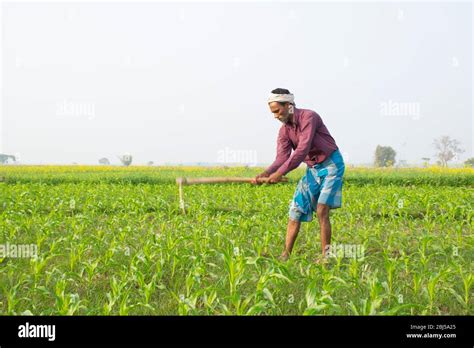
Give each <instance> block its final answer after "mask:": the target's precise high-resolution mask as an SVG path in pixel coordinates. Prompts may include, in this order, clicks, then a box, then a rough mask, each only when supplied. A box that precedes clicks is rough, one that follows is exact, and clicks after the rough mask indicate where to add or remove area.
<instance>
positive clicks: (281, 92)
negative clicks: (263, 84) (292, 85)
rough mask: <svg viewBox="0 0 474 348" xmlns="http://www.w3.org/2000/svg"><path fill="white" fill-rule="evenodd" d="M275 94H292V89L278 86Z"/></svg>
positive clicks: (274, 91)
mask: <svg viewBox="0 0 474 348" xmlns="http://www.w3.org/2000/svg"><path fill="white" fill-rule="evenodd" d="M272 93H273V94H290V91H289V90H287V89H285V88H277V89H274V90H273V91H272Z"/></svg>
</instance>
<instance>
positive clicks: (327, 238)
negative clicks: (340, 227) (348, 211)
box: [316, 203, 331, 256]
mask: <svg viewBox="0 0 474 348" xmlns="http://www.w3.org/2000/svg"><path fill="white" fill-rule="evenodd" d="M316 212H317V214H318V219H319V226H320V228H321V249H322V253H323V256H326V252H327V249H328V248H329V245H331V222H330V221H329V206H328V205H327V204H321V203H318V207H317V211H316Z"/></svg>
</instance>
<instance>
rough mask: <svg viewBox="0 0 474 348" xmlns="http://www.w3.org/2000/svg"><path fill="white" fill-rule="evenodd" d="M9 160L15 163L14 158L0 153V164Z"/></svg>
mask: <svg viewBox="0 0 474 348" xmlns="http://www.w3.org/2000/svg"><path fill="white" fill-rule="evenodd" d="M10 159H12V160H13V162H16V158H15V156H12V155H6V154H3V153H0V163H1V164H5V163H8V162H9V160H10Z"/></svg>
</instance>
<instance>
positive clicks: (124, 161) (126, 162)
mask: <svg viewBox="0 0 474 348" xmlns="http://www.w3.org/2000/svg"><path fill="white" fill-rule="evenodd" d="M119 159H120V161H121V162H122V164H123V165H124V166H129V165H130V164H131V163H132V155H130V154H129V153H126V154H125V155H123V156H120V157H119Z"/></svg>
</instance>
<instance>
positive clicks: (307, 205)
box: [289, 150, 345, 222]
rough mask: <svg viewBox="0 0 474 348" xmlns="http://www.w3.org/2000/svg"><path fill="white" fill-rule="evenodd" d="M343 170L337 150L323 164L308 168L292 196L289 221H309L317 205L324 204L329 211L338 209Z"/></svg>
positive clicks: (340, 200)
mask: <svg viewBox="0 0 474 348" xmlns="http://www.w3.org/2000/svg"><path fill="white" fill-rule="evenodd" d="M344 169H345V166H344V160H343V158H342V155H341V153H340V152H339V150H335V151H334V152H333V153H332V154H331V156H329V157H328V158H327V159H326V160H325V161H324V162H322V163H317V164H315V165H314V166H313V167H310V166H308V167H307V168H306V174H305V175H304V176H303V177H302V178H301V180H300V181H299V182H298V186H297V187H296V190H295V194H294V195H293V199H292V201H291V204H290V211H289V215H290V219H292V220H295V221H304V222H308V221H311V220H312V219H313V212H314V211H316V208H317V205H318V203H320V204H326V205H328V206H329V208H330V209H336V208H340V207H341V206H342V184H343V175H344Z"/></svg>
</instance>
